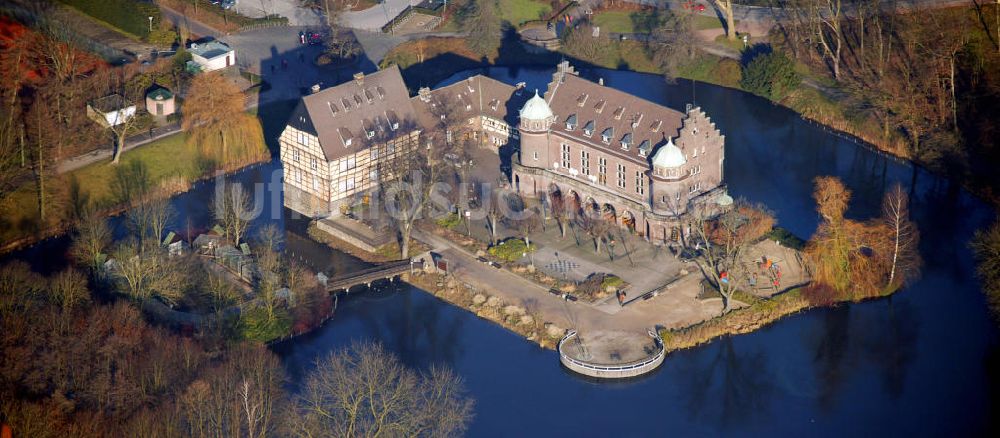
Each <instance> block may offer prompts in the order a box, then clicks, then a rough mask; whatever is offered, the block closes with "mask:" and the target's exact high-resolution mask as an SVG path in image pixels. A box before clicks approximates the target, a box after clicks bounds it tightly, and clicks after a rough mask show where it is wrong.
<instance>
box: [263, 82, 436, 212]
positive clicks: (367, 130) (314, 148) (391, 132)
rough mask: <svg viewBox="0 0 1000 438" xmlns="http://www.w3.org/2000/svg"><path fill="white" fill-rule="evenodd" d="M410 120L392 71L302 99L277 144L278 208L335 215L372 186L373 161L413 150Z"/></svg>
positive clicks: (376, 163) (416, 134) (374, 176)
mask: <svg viewBox="0 0 1000 438" xmlns="http://www.w3.org/2000/svg"><path fill="white" fill-rule="evenodd" d="M416 119H417V116H416V114H415V113H414V111H413V106H412V105H411V104H410V97H409V93H408V92H407V91H406V85H405V84H403V78H402V76H401V75H400V73H399V69H398V68H397V67H395V66H393V67H390V68H387V69H384V70H380V71H378V72H375V73H373V74H370V75H364V74H362V73H358V74H356V75H354V79H353V80H351V81H348V82H345V83H343V84H340V85H337V86H335V87H330V88H327V89H325V90H322V91H317V92H314V93H313V94H310V95H308V96H305V97H303V98H302V101H301V102H299V105H298V106H297V107H296V109H295V110H294V111H293V112H292V115H291V117H290V119H289V121H288V124H287V126H286V127H285V130H284V131H282V133H281V136H280V137H279V139H278V141H279V143H280V144H281V153H280V158H281V164H282V168H283V171H284V178H283V184H284V195H285V206H287V207H289V208H291V209H292V210H295V211H297V212H299V213H302V214H304V215H307V216H311V217H320V216H329V215H336V214H338V213H339V212H340V210H341V207H343V206H347V205H350V203H351V202H352V201H354V200H355V199H357V198H359V197H362V196H364V195H365V194H367V193H369V192H370V191H371V190H372V189H374V188H375V187H377V185H378V181H379V174H378V172H379V164H380V163H383V162H386V161H387V160H391V159H394V158H395V157H396V156H397V154H405V153H407V152H408V151H410V150H411V149H412V148H414V147H415V146H416V144H417V141H418V139H419V135H420V129H419V127H418V126H417V125H416V122H415V121H416Z"/></svg>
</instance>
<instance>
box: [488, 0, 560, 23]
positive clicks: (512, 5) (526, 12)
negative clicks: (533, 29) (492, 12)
mask: <svg viewBox="0 0 1000 438" xmlns="http://www.w3.org/2000/svg"><path fill="white" fill-rule="evenodd" d="M549 12H552V7H551V6H549V4H548V3H543V2H540V1H536V0H500V18H501V19H503V20H507V21H508V22H510V24H512V25H514V26H518V25H520V24H521V23H524V22H525V21H531V20H538V19H539V18H541V16H542V15H543V14H548V13H549Z"/></svg>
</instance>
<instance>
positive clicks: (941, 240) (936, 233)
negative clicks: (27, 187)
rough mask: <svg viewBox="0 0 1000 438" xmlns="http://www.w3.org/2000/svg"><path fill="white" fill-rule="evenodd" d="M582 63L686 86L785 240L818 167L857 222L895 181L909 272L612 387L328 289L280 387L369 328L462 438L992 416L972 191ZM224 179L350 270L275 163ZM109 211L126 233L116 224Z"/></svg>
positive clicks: (208, 186) (893, 428) (843, 427)
mask: <svg viewBox="0 0 1000 438" xmlns="http://www.w3.org/2000/svg"><path fill="white" fill-rule="evenodd" d="M478 72H480V71H475V72H468V73H465V74H461V75H457V76H456V77H453V78H451V79H449V81H448V82H454V81H457V80H461V79H462V78H464V77H466V76H468V75H470V74H475V73H478ZM487 72H488V73H489V74H490V75H491V76H493V77H495V78H497V79H500V80H503V81H505V82H509V83H516V82H521V81H525V82H527V83H528V87H529V89H531V88H538V89H540V90H544V89H545V87H546V84H547V82H548V81H549V80H550V78H551V70H533V69H527V68H521V69H516V70H512V69H507V68H495V69H489V70H487ZM583 74H584V76H586V77H589V78H591V79H594V80H596V79H597V78H599V77H601V78H603V79H604V80H605V83H606V84H607V86H610V87H615V88H619V89H622V90H624V91H627V92H630V93H633V94H637V95H640V96H643V97H645V98H647V99H650V100H653V101H656V102H660V103H663V104H666V105H668V106H671V107H674V108H677V109H681V108H683V105H684V104H686V103H689V102H691V101H692V99H694V100H695V101H696V102H697V104H698V105H700V106H702V107H703V108H704V109H705V110H706V111H707V112H708V114H709V115H710V116H711V117H712V120H714V121H715V122H716V123H717V124H718V126H719V128H720V129H721V130H722V132H723V134H725V135H726V138H727V142H726V145H727V146H726V147H727V154H726V162H725V171H726V181H727V183H728V184H729V190H730V193H731V194H732V195H733V196H734V197H743V198H746V199H748V200H750V201H753V202H761V203H764V204H766V205H767V206H768V207H769V208H771V209H772V210H774V212H775V214H776V216H777V218H778V220H779V222H780V224H781V225H782V226H784V227H786V228H788V229H790V230H791V231H792V232H794V233H796V234H798V235H800V236H803V237H807V236H809V235H810V234H811V233H812V232H813V230H814V229H815V227H816V223H817V218H816V214H815V213H814V204H813V201H812V199H811V191H812V180H813V178H815V177H816V176H819V175H836V176H839V177H840V178H842V179H843V180H844V182H845V183H846V184H847V185H848V186H849V187H850V188H851V189H852V190H853V192H854V199H853V202H852V204H851V210H850V211H849V214H850V215H851V216H853V217H857V218H867V217H870V216H872V215H874V214H877V212H878V209H879V202H880V200H881V197H882V193H883V192H884V191H885V190H886V188H887V187H889V186H890V185H891V184H893V183H895V182H900V183H902V184H903V186H904V187H905V188H906V189H907V190H908V191H909V192H910V193H911V207H912V214H913V218H914V219H915V220H916V222H917V224H918V226H919V227H920V230H921V233H922V241H921V252H922V254H923V256H924V259H925V261H926V266H925V267H924V270H923V276H922V277H921V279H920V280H919V281H917V282H915V283H914V284H913V285H911V286H910V287H907V288H906V289H904V290H902V291H901V292H899V293H897V294H896V295H894V296H893V297H891V298H889V299H883V300H876V301H871V302H866V303H862V304H853V305H844V306H840V307H837V308H831V309H821V310H813V311H809V312H806V313H803V314H800V315H796V316H792V317H788V318H786V319H784V320H782V321H780V322H778V323H776V324H773V325H771V326H769V327H767V328H765V329H763V330H760V331H757V332H755V333H752V334H749V335H742V336H736V337H732V338H727V339H722V340H717V341H715V342H713V343H711V344H709V345H706V346H703V347H700V348H696V349H692V350H688V351H683V352H678V353H674V354H671V355H670V356H668V358H667V359H666V361H665V362H664V364H663V366H662V367H661V368H660V369H659V370H658V371H657V372H655V373H654V374H652V375H650V376H646V377H644V378H641V379H639V380H635V381H629V382H624V383H621V382H618V383H608V382H592V381H588V380H585V379H582V378H580V377H578V376H576V375H574V374H571V373H570V372H568V371H564V370H563V369H561V368H560V366H559V362H558V357H557V355H556V354H555V353H554V352H552V351H546V350H542V349H540V348H538V347H537V346H534V345H532V344H531V343H529V342H527V341H525V340H523V339H522V338H520V337H518V336H516V335H513V334H511V333H509V332H507V331H506V330H504V329H502V328H500V327H499V326H496V325H494V324H492V323H489V322H486V321H484V320H480V319H478V318H476V317H475V316H474V315H472V314H470V313H468V312H466V311H464V310H461V309H458V308H455V307H452V306H451V305H448V304H446V303H444V302H441V301H439V300H437V299H436V298H434V297H433V296H430V295H429V294H426V293H424V292H422V291H419V290H417V289H414V288H412V287H409V286H406V285H403V286H402V287H401V288H399V289H395V288H392V287H383V288H382V289H379V290H374V291H370V292H365V293H361V294H357V295H355V296H352V297H350V298H348V299H346V300H342V301H341V306H340V308H339V309H338V311H337V315H336V317H335V318H334V319H333V320H332V321H330V322H329V323H328V324H327V325H325V326H324V327H323V328H321V329H320V330H318V331H317V332H314V333H312V334H309V335H306V336H303V337H299V338H296V339H295V340H294V341H293V342H288V343H285V344H282V345H279V346H277V347H275V351H276V352H277V353H278V354H279V355H280V356H281V357H282V358H283V360H284V361H285V363H286V365H287V367H288V370H289V373H290V375H291V377H292V385H294V384H295V383H297V382H298V381H299V379H300V378H301V376H302V374H303V373H304V372H305V371H308V369H309V368H310V366H311V363H312V361H313V360H314V359H315V358H316V357H318V356H320V355H324V354H326V353H327V352H329V351H331V350H334V349H337V348H341V347H345V346H348V345H350V344H351V343H352V342H355V341H361V340H375V341H379V342H382V343H384V344H385V345H386V346H387V347H388V348H389V349H391V350H392V351H394V352H395V353H396V354H398V355H399V356H400V357H401V358H402V359H403V360H404V361H405V362H406V363H407V364H409V365H412V366H414V367H418V368H425V367H428V366H430V365H431V364H445V365H448V366H450V367H452V368H453V369H454V370H455V371H457V372H458V374H460V375H461V376H462V377H463V378H464V379H465V382H466V385H467V387H468V389H469V391H470V392H471V395H472V396H473V397H474V398H475V399H476V417H475V420H474V421H473V423H472V424H471V428H470V435H473V436H525V435H532V436H536V435H544V436H663V435H668V434H670V435H684V436H692V435H771V434H775V433H782V434H821V435H841V436H843V435H847V434H864V435H876V434H892V435H903V434H916V435H967V434H983V433H986V432H988V431H990V430H991V429H994V428H996V427H995V426H994V424H995V423H994V422H993V420H991V416H993V417H996V414H997V413H1000V410H998V409H997V400H998V398H997V394H1000V392H998V391H1000V384H998V380H997V379H996V377H995V376H996V375H997V374H996V371H995V370H1000V349H998V342H997V341H998V336H997V334H998V333H997V329H996V328H995V326H994V324H993V323H992V322H991V321H990V319H989V317H988V314H987V312H986V307H985V304H984V299H983V298H982V295H981V292H980V286H979V284H978V281H977V280H976V278H975V276H974V264H973V260H972V258H971V254H970V252H969V250H968V248H967V242H968V241H969V239H970V238H971V236H972V233H973V232H974V230H976V229H977V228H980V227H982V226H984V225H986V224H988V223H990V222H991V221H992V220H993V213H992V212H991V210H990V209H989V208H988V207H987V206H986V205H985V204H983V203H982V202H980V201H978V200H976V199H974V198H973V197H971V196H970V195H969V194H968V193H966V192H965V191H963V190H962V189H961V188H960V187H959V186H958V185H957V184H955V183H952V182H950V181H947V180H945V179H941V178H937V177H934V176H932V175H930V174H928V173H927V172H924V171H922V170H918V169H914V168H913V167H911V166H909V165H905V164H901V163H897V162H895V161H893V160H891V159H887V158H885V157H883V156H880V155H879V154H876V153H874V152H872V151H870V150H868V149H865V148H863V147H859V146H858V145H856V144H854V143H853V142H851V141H848V140H845V139H842V138H839V137H838V136H835V135H832V134H829V133H827V132H824V131H823V129H821V128H820V127H818V126H816V125H812V124H810V123H807V122H805V121H803V120H801V119H800V118H799V117H798V116H796V115H795V114H794V113H792V112H790V111H788V110H785V109H783V108H780V107H776V106H774V105H772V104H770V103H769V102H767V101H765V100H762V99H759V98H756V97H753V96H749V95H747V94H744V93H741V92H738V91H734V90H729V89H724V88H719V87H714V86H710V85H704V84H699V85H697V86H696V87H692V85H691V83H689V82H680V83H678V84H677V85H667V84H665V83H664V82H663V81H662V79H661V78H660V77H658V76H653V75H643V74H635V73H627V72H618V71H608V70H599V71H594V72H587V71H585V72H583ZM226 180H227V181H230V182H234V181H236V182H241V183H244V184H247V187H257V186H259V187H260V189H259V190H260V191H261V193H262V195H261V196H259V197H258V199H259V201H258V202H259V205H260V206H261V212H262V214H261V215H260V217H259V219H258V220H257V221H255V223H254V225H255V227H260V226H262V225H266V224H275V225H278V226H280V227H284V228H285V229H286V230H287V231H288V233H287V238H286V242H287V243H286V246H287V248H288V250H289V252H290V253H293V254H295V255H296V256H302V257H305V258H307V259H309V260H311V263H312V264H313V265H314V266H315V267H316V268H317V269H320V270H323V271H325V272H327V273H328V274H332V275H337V274H338V273H344V272H349V271H351V270H354V269H358V268H359V267H361V266H363V265H364V264H363V263H361V262H359V261H358V260H356V259H354V258H352V257H350V256H347V255H345V254H341V253H337V252H333V251H330V250H327V249H326V248H325V247H323V246H322V245H318V244H316V243H315V242H312V241H311V240H309V239H308V238H306V237H304V236H305V230H304V229H305V221H304V220H302V219H296V218H294V217H292V215H291V213H290V212H289V211H287V210H284V209H282V208H280V206H281V198H280V190H276V188H277V187H280V186H278V185H276V184H275V182H277V181H280V165H278V164H277V163H269V164H266V165H263V166H258V167H255V168H251V169H247V170H245V171H243V172H240V173H238V174H236V175H232V176H230V177H227V178H226ZM215 187H216V183H215V182H214V181H209V182H205V183H202V184H200V185H198V186H197V187H196V188H195V189H194V190H192V191H190V192H187V193H185V194H182V195H179V196H177V197H175V198H174V201H173V202H174V206H175V207H177V208H178V210H179V211H180V213H181V214H180V217H181V218H180V220H179V222H178V224H177V228H191V229H194V230H198V229H205V228H206V227H207V226H208V224H209V223H210V212H209V210H208V208H207V207H206V206H207V205H208V204H207V202H208V201H209V200H210V199H211V197H212V193H213V191H214V189H215ZM112 223H113V224H114V225H115V227H116V229H117V230H118V232H119V233H123V232H124V231H123V230H124V228H123V225H122V224H121V221H120V220H117V219H116V220H113V221H112ZM66 242H67V239H66V238H58V239H51V240H48V241H45V242H42V243H41V244H39V245H37V246H35V247H32V248H29V249H26V250H23V251H20V252H18V253H15V254H12V255H10V256H8V257H7V258H11V257H13V258H20V259H23V260H26V261H28V262H30V263H32V265H33V266H34V267H35V268H36V269H37V270H39V271H43V272H47V271H52V270H55V269H58V268H59V266H60V265H59V263H54V261H56V260H59V259H61V257H58V256H59V255H60V254H62V253H64V252H65V248H66Z"/></svg>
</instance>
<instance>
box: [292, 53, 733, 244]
mask: <svg viewBox="0 0 1000 438" xmlns="http://www.w3.org/2000/svg"><path fill="white" fill-rule="evenodd" d="M436 105H447V106H448V107H449V110H450V111H455V112H456V113H457V115H458V116H459V117H460V119H459V120H466V121H467V123H468V125H469V127H470V129H468V130H465V131H466V132H467V133H468V135H472V136H474V137H475V138H477V139H479V140H481V142H480V144H482V145H485V146H487V147H490V148H494V147H495V148H496V149H497V150H499V149H500V148H502V147H505V146H508V147H511V148H513V149H512V150H514V151H518V153H517V154H515V159H513V160H512V161H513V162H512V163H511V167H512V168H511V169H510V170H511V172H510V175H511V181H510V182H511V184H512V186H513V188H514V189H515V190H516V191H518V192H520V193H522V194H524V195H526V196H528V197H536V198H539V199H544V200H546V201H548V202H547V203H548V204H550V205H551V204H553V202H552V201H555V200H560V201H566V202H562V203H561V204H562V205H564V206H566V205H571V206H572V207H573V208H575V209H577V211H582V210H584V209H591V210H592V211H596V212H600V213H601V214H603V215H605V216H606V217H608V218H609V219H612V220H614V221H615V222H616V223H618V224H619V225H621V226H623V227H626V228H628V229H629V230H631V231H633V232H635V233H637V234H640V235H642V236H644V237H646V238H648V239H650V240H656V241H668V240H674V239H677V238H678V237H679V235H680V232H681V228H682V227H681V224H683V223H684V221H685V217H686V216H687V215H689V214H690V213H691V210H692V209H694V208H699V207H705V208H707V209H710V210H713V211H714V210H717V209H719V208H720V207H723V206H725V205H727V204H730V203H732V199H731V198H730V197H729V196H728V195H727V194H726V186H725V184H724V182H723V161H724V159H725V137H724V136H723V135H722V134H721V133H720V132H719V130H718V129H717V128H716V127H715V123H713V122H712V121H711V119H710V118H709V117H708V115H706V114H705V112H704V111H702V110H701V109H700V108H698V107H695V106H691V105H688V107H687V108H686V109H685V111H684V112H679V111H676V110H673V109H670V108H667V107H664V106H662V105H658V104H655V103H653V102H649V101H647V100H644V99H641V98H638V97H636V96H633V95H630V94H628V93H625V92H622V91H618V90H615V89H613V88H609V87H605V86H604V85H603V84H600V83H594V82H591V81H588V80H586V79H583V78H581V77H580V76H579V75H578V74H577V72H576V71H575V70H574V69H573V68H572V67H571V66H570V65H569V63H568V62H563V63H561V64H560V65H559V66H558V68H557V70H556V72H555V73H554V74H553V77H552V81H551V82H550V83H549V84H548V88H547V90H546V91H545V93H544V95H540V94H539V93H538V92H537V91H534V92H531V93H529V92H528V91H527V90H526V89H525V87H524V85H523V84H518V85H517V86H511V85H508V84H505V83H503V82H500V81H497V80H495V79H491V78H489V77H486V76H482V75H476V76H473V77H471V78H468V79H464V80H461V81H458V82H456V83H454V84H451V85H448V86H445V87H441V88H438V89H435V90H431V89H429V88H421V89H420V90H419V91H418V93H417V95H416V96H414V97H412V98H411V97H410V96H409V94H408V92H407V89H406V85H405V84H404V83H403V79H402V76H401V75H400V72H399V69H398V68H397V67H395V66H392V67H390V68H387V69H384V70H381V71H378V72H376V73H373V74H370V75H363V74H360V73H359V74H357V75H355V77H354V79H353V80H351V81H348V82H345V83H343V84H340V85H337V86H334V87H331V88H327V89H325V90H322V91H319V90H316V91H315V92H314V93H313V94H311V95H308V96H305V97H303V98H302V101H301V102H300V103H299V105H298V107H297V108H296V109H295V111H294V112H293V113H292V116H291V119H290V120H289V121H288V124H287V126H286V127H285V130H284V131H283V132H282V134H281V137H280V139H279V141H280V143H281V153H280V157H281V162H282V166H283V169H284V190H285V205H286V206H288V207H289V208H291V209H293V210H295V211H298V212H300V213H303V214H305V215H307V216H312V217H322V216H331V215H337V214H338V213H339V212H340V211H341V209H342V208H344V207H345V206H348V205H350V204H352V203H353V202H356V201H357V200H359V198H361V197H363V196H365V195H366V194H368V193H370V192H371V191H372V190H373V189H375V188H377V187H378V182H379V171H380V163H382V162H384V161H385V160H389V159H393V158H395V157H397V156H398V154H406V153H408V152H409V151H411V150H413V148H415V147H416V146H417V145H418V143H419V142H420V137H421V132H423V131H426V130H429V129H433V128H432V127H433V126H434V125H435V123H436V122H437V121H436V118H437V117H441V115H440V114H441V111H440V108H436ZM448 134H449V135H450V132H449V133H448ZM449 141H450V140H449ZM428 146H431V145H428ZM564 208H568V207H564Z"/></svg>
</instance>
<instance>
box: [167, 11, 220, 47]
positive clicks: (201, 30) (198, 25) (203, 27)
mask: <svg viewBox="0 0 1000 438" xmlns="http://www.w3.org/2000/svg"><path fill="white" fill-rule="evenodd" d="M158 5H159V6H160V12H161V13H162V14H163V19H164V20H167V21H169V22H170V23H172V24H173V25H174V26H177V27H181V26H184V27H187V28H188V29H190V31H191V36H192V39H194V37H199V38H201V37H207V36H210V37H216V38H218V37H220V36H222V33H220V32H219V31H217V30H215V28H213V27H210V26H208V25H207V24H204V23H202V22H200V21H198V20H195V19H193V18H189V17H187V16H186V15H184V13H183V12H180V11H177V10H174V9H171V8H169V7H167V6H164V5H163V4H162V3H158Z"/></svg>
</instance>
